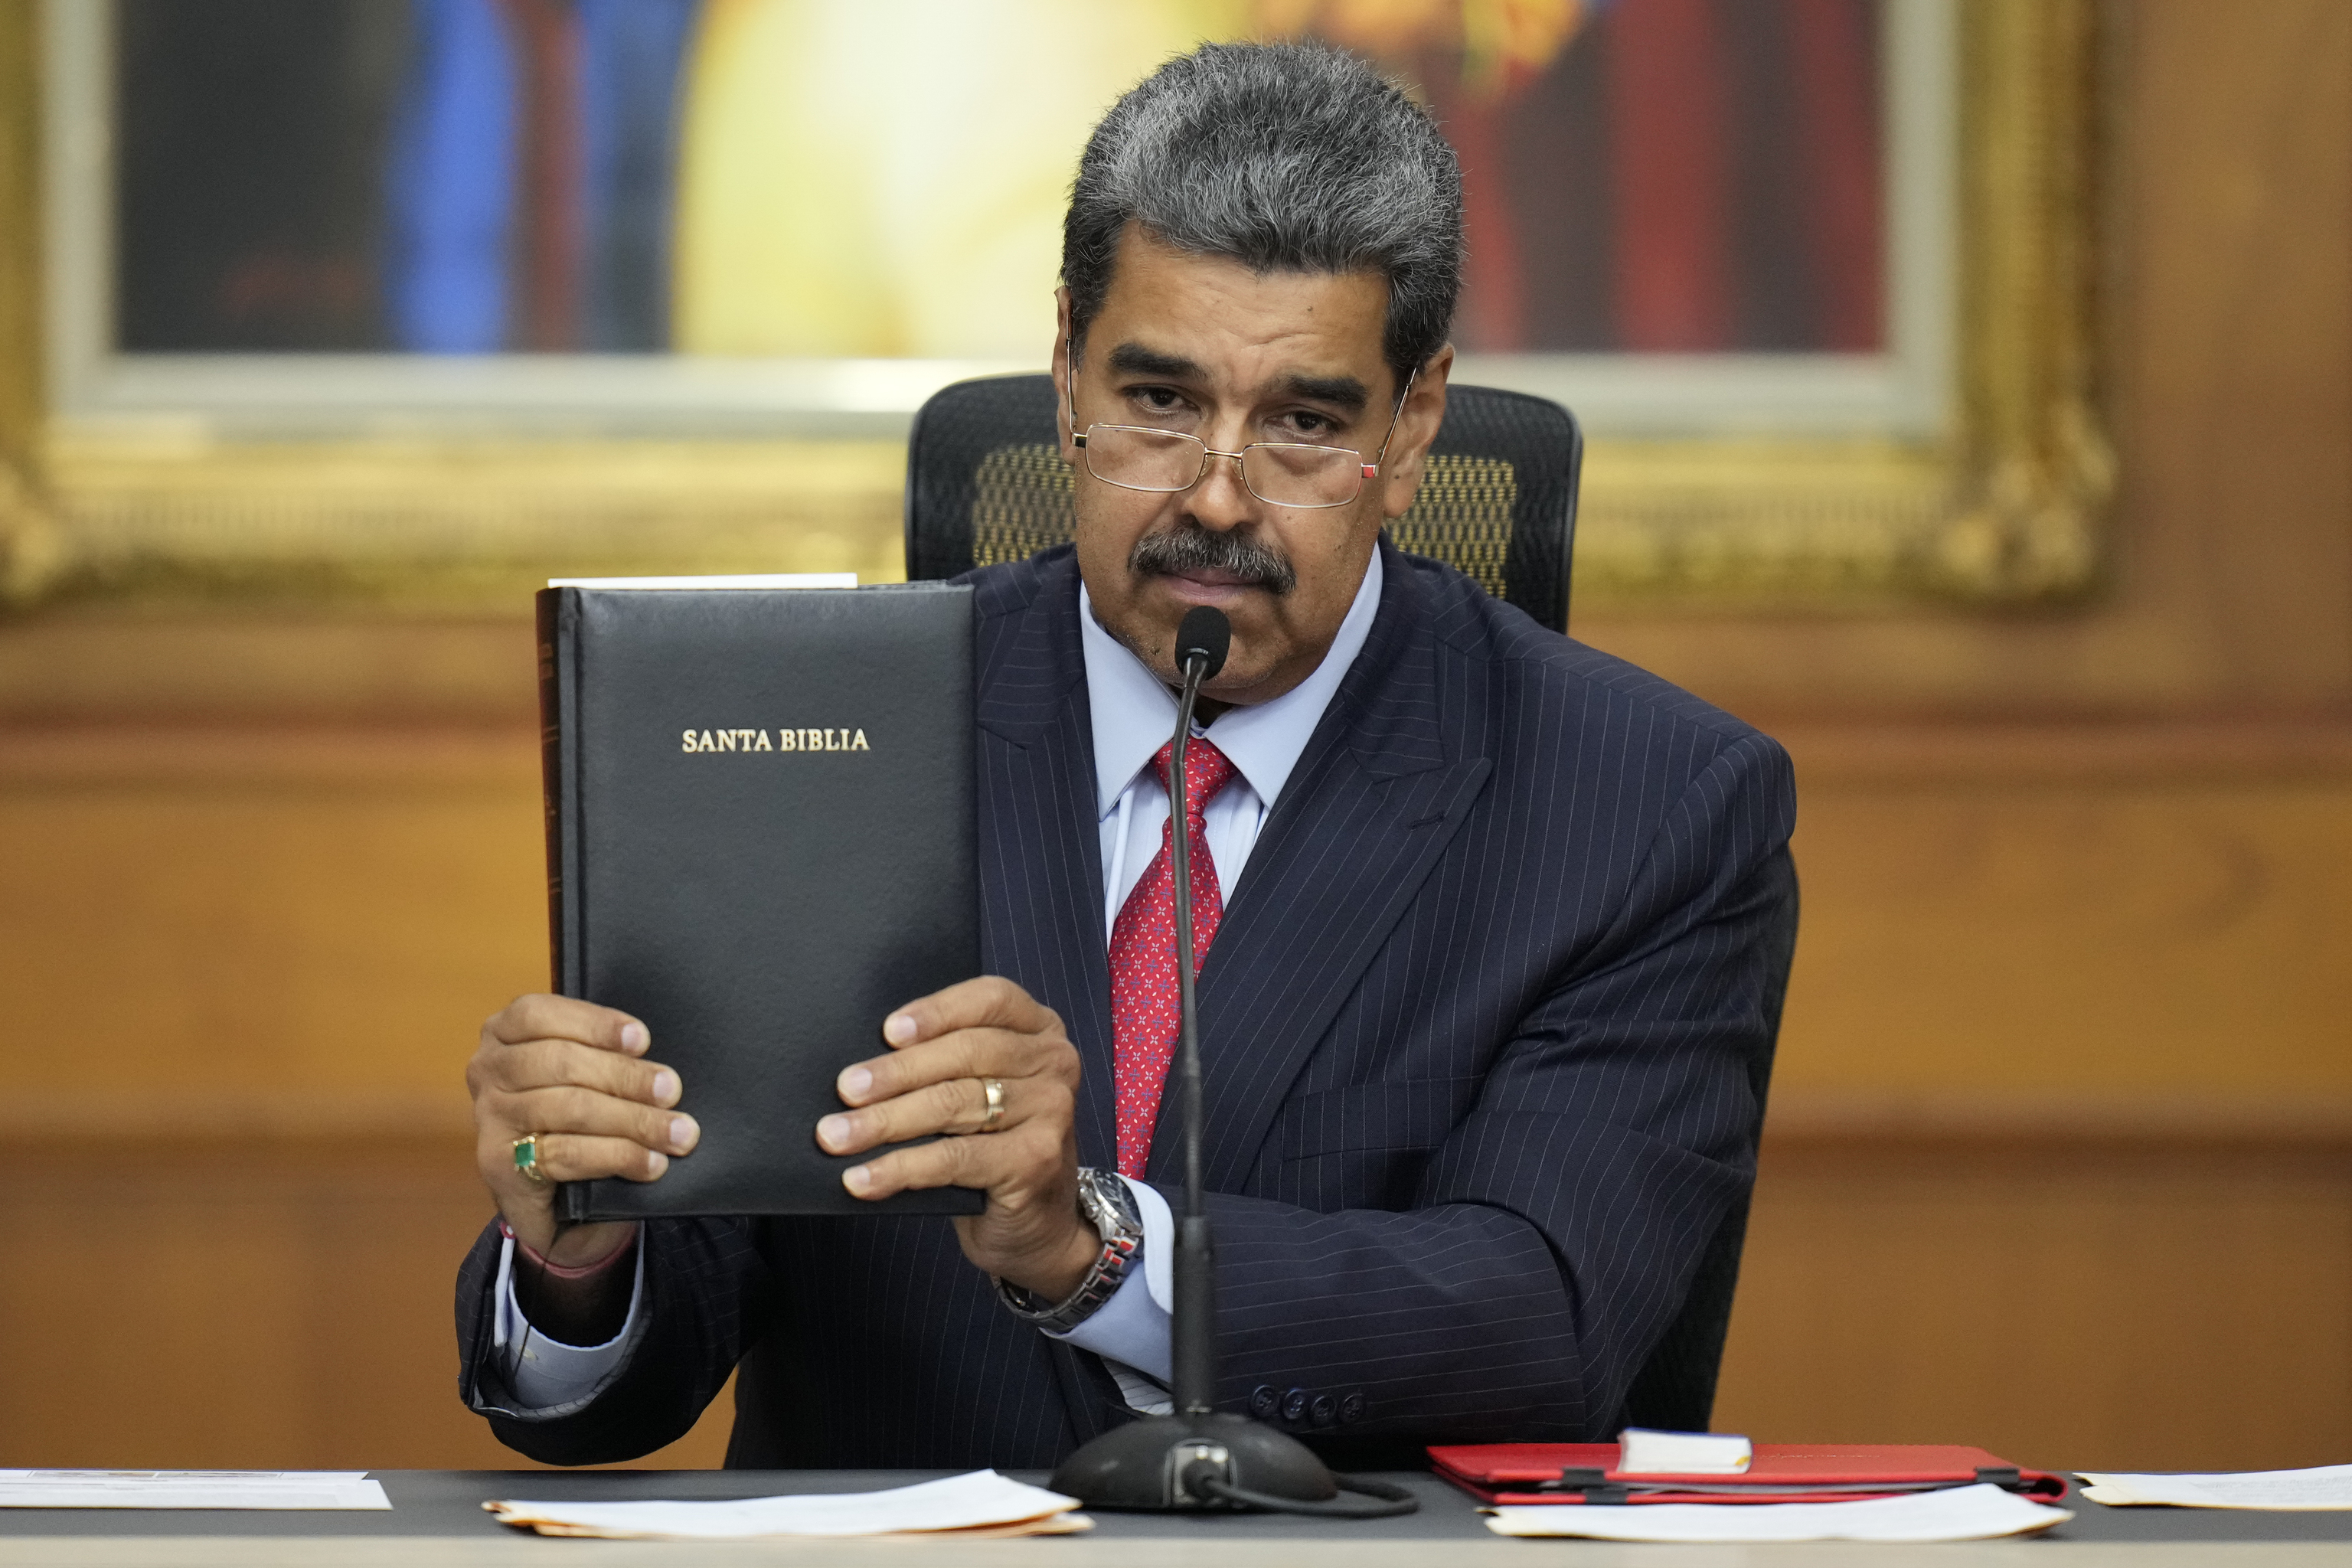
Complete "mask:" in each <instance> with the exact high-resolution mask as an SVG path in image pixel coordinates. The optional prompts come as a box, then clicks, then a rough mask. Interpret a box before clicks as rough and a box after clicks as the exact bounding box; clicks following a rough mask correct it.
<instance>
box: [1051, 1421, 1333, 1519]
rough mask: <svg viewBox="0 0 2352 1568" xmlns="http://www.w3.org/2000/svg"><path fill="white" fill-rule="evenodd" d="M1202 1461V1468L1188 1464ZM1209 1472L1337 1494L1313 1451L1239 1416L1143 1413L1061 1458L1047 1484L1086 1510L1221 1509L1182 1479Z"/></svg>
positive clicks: (1256, 1486)
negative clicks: (1141, 1416) (1058, 1467)
mask: <svg viewBox="0 0 2352 1568" xmlns="http://www.w3.org/2000/svg"><path fill="white" fill-rule="evenodd" d="M1202 1465H1206V1466H1207V1467H1208V1468H1207V1470H1206V1471H1202V1470H1199V1469H1197V1468H1195V1467H1197V1466H1202ZM1188 1474H1189V1475H1191V1476H1192V1477H1196V1478H1197V1477H1199V1476H1202V1475H1203V1474H1206V1475H1213V1476H1216V1477H1217V1478H1219V1479H1222V1480H1223V1481H1224V1483H1225V1484H1226V1485H1228V1486H1233V1487H1240V1488H1243V1489H1247V1490H1250V1491H1254V1492H1259V1493H1263V1494H1265V1495H1266V1496H1269V1497H1278V1498H1281V1499H1283V1500H1286V1501H1290V1502H1327V1501H1328V1500H1331V1499H1333V1498H1336V1497H1338V1496H1339V1483H1338V1482H1336V1481H1334V1480H1333V1479H1331V1472H1330V1470H1329V1469H1328V1468H1325V1466H1324V1463H1323V1461H1322V1460H1321V1459H1318V1458H1316V1457H1315V1451H1314V1450H1313V1449H1312V1448H1309V1447H1307V1445H1306V1444H1304V1443H1302V1442H1300V1441H1299V1440H1298V1439H1297V1438H1296V1437H1293V1436H1289V1435H1288V1434H1287V1433H1283V1432H1277V1431H1276V1430H1275V1429H1274V1428H1273V1427H1271V1426H1261V1425H1259V1424H1258V1423H1257V1422H1255V1421H1253V1420H1251V1419H1250V1418H1249V1417H1248V1416H1246V1415H1228V1414H1225V1413H1224V1412H1222V1411H1220V1412H1216V1413H1213V1414H1211V1415H1147V1416H1145V1417H1143V1418H1142V1419H1141V1420H1139V1421H1130V1422H1129V1423H1128V1424H1127V1425H1126V1426H1116V1427H1113V1428H1112V1429H1111V1430H1110V1431H1108V1432H1106V1433H1104V1434H1103V1435H1102V1436H1099V1437H1097V1438H1096V1439H1095V1440H1094V1441H1093V1442H1091V1443H1088V1444H1087V1446H1086V1447H1083V1448H1080V1449H1079V1450H1078V1451H1077V1452H1076V1453H1075V1454H1072V1455H1071V1456H1070V1457H1069V1458H1066V1459H1065V1460H1063V1461H1062V1468H1060V1469H1058V1470H1055V1472H1054V1479H1053V1480H1052V1481H1051V1482H1050V1483H1048V1484H1049V1485H1051V1486H1052V1488H1053V1489H1054V1490H1055V1491H1057V1492H1060V1493H1062V1494H1063V1495H1064V1496H1065V1497H1074V1498H1076V1499H1077V1500H1079V1501H1080V1502H1082V1503H1084V1504H1086V1505H1087V1507H1088V1508H1115V1509H1129V1510H1139V1511H1148V1512H1159V1513H1166V1512H1193V1511H1200V1512H1211V1511H1214V1512H1225V1511H1229V1510H1232V1508H1233V1507H1234V1505H1233V1504H1231V1503H1228V1502H1225V1501H1223V1500H1220V1499H1217V1498H1213V1497H1210V1496H1207V1495H1205V1494H1204V1493H1202V1492H1201V1491H1200V1490H1198V1489H1195V1488H1194V1487H1191V1486H1188V1485H1187V1484H1186V1480H1187V1477H1188Z"/></svg>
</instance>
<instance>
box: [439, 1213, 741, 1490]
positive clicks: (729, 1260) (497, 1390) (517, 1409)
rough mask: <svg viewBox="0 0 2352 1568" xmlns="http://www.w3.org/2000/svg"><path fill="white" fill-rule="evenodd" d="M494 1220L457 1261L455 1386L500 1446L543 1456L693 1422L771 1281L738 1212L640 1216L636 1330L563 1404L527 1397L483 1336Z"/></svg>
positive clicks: (611, 1456) (605, 1447) (618, 1446)
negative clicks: (538, 1404) (534, 1405)
mask: <svg viewBox="0 0 2352 1568" xmlns="http://www.w3.org/2000/svg"><path fill="white" fill-rule="evenodd" d="M499 1240H500V1237H499V1227H498V1226H497V1224H496V1223H495V1222H493V1223H492V1224H491V1225H490V1226H488V1227H487V1228H486V1229H484V1231H483V1232H482V1234H481V1236H480V1237H477V1238H476V1240H475V1242H474V1247H473V1250H472V1251H471V1252H469V1253H467V1256H466V1261H465V1263H464V1264H463V1266H461V1267H460V1268H459V1269H458V1271H457V1349H458V1358H459V1371H458V1392H459V1394H460V1396H461V1397H462V1398H463V1399H464V1400H465V1401H466V1404H467V1407H468V1408H470V1409H472V1410H474V1411H475V1412H476V1413H477V1414H478V1415H483V1416H486V1417H487V1418H488V1421H489V1423H490V1429H491V1431H493V1432H495V1433H496V1434H497V1435H498V1438H499V1441H500V1442H502V1443H504V1444H505V1445H506V1446H507V1447H509V1448H512V1449H514V1450H516V1451H517V1452H518V1453H521V1454H524V1455H527V1456H529V1457H530V1458H534V1459H538V1460H540V1461H541V1462H542V1463H545V1464H551V1465H602V1464H612V1463H615V1462H617V1461H619V1460H623V1459H634V1458H638V1457H640V1456H642V1455H645V1454H649V1453H651V1452H652V1451H653V1450H655V1449H656V1448H658V1447H662V1446H663V1445H665V1444H667V1443H673V1442H676V1441H677V1439H678V1438H680V1437H683V1436H686V1434H687V1433H688V1432H689V1431H690V1430H692V1429H693V1426H694V1424H695V1422H696V1421H697V1420H698V1419H700V1417H701V1415H702V1412H703V1411H704V1409H705V1408H707V1407H708V1406H709V1404H710V1402H711V1400H712V1399H714V1398H716V1397H717V1396H718V1394H719V1389H720V1388H722V1387H724V1386H725V1384H726V1382H727V1378H728V1374H729V1373H731V1372H733V1371H734V1369H735V1363H737V1362H738V1361H739V1360H740V1359H741V1357H742V1355H743V1352H745V1351H747V1350H749V1349H750V1348H751V1345H750V1343H749V1342H748V1340H747V1338H746V1329H747V1325H751V1324H757V1323H761V1322H764V1321H766V1320H767V1314H766V1313H765V1312H764V1311H762V1310H760V1306H759V1301H758V1298H760V1297H761V1295H762V1294H763V1293H764V1292H765V1291H767V1290H768V1289H771V1288H772V1287H771V1282H770V1279H769V1273H768V1268H767V1265H766V1263H765V1261H764V1260H763V1259H762V1258H761V1255H760V1252H759V1250H758V1248H757V1247H755V1246H754V1245H753V1238H752V1230H751V1222H750V1221H748V1220H740V1219H701V1220H648V1221H646V1225H645V1229H644V1232H643V1236H642V1238H641V1241H640V1243H639V1245H640V1246H642V1247H644V1248H645V1273H644V1276H643V1279H644V1285H643V1290H644V1294H643V1296H642V1297H641V1299H640V1300H639V1302H638V1308H639V1310H638V1312H637V1314H636V1316H635V1337H634V1338H633V1339H632V1341H631V1342H630V1343H629V1344H628V1346H627V1347H626V1350H625V1353H624V1354H623V1356H622V1358H621V1360H620V1362H619V1363H618V1364H617V1365H616V1366H614V1369H613V1370H612V1371H611V1373H608V1374H607V1375H606V1376H605V1378H604V1380H603V1381H602V1382H600V1383H598V1384H595V1386H593V1388H590V1389H588V1390H587V1391H586V1392H584V1393H583V1394H581V1395H580V1397H578V1398H576V1399H573V1400H571V1401H569V1402H567V1403H565V1404H562V1405H552V1406H550V1407H547V1408H545V1409H530V1408H528V1407H526V1405H525V1404H524V1402H523V1401H522V1400H521V1399H520V1398H519V1397H518V1396H517V1395H516V1394H515V1392H514V1390H513V1389H512V1387H510V1386H509V1383H508V1380H507V1378H506V1375H505V1373H504V1370H503V1368H502V1367H501V1366H500V1364H499V1356H498V1354H497V1352H496V1351H495V1350H494V1349H493V1348H492V1337H493V1336H492V1322H491V1318H492V1314H493V1312H494V1310H495V1305H494V1303H493V1301H492V1299H491V1291H492V1289H493V1286H494V1282H495V1280H496V1279H497V1276H498V1260H499Z"/></svg>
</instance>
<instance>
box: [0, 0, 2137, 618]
mask: <svg viewBox="0 0 2352 1568" xmlns="http://www.w3.org/2000/svg"><path fill="white" fill-rule="evenodd" d="M2091 20H2092V18H2091V11H2090V5H2089V4H2088V0H1965V3H1963V0H1381V3H1379V4H1373V3H1370V0H1130V3H1127V4H1122V5H1115V6H1105V5H1099V4H1087V3H1082V0H986V3H976V0H206V3H205V4H204V5H187V4H184V0H41V3H38V4H35V3H32V0H17V3H16V4H11V5H7V6H5V8H0V204H5V212H4V213H0V225H5V233H0V334H5V335H0V351H5V352H0V365H5V373H0V374H5V375H7V376H8V377H9V381H8V383H7V385H6V386H5V392H0V460H5V465H6V468H5V472H0V551H5V556H0V583H5V585H6V587H7V591H8V592H9V593H10V594H11V595H12V596H14V597H16V598H20V599H22V598H27V597H32V596H35V595H41V594H45V593H47V594H54V593H74V592H82V593H108V592H123V591H142V590H143V591H156V590H180V591H184V590H188V589H192V588H193V589H198V590H204V591H233V592H286V591H292V592H299V593H311V592H317V591H321V590H332V591H340V592H357V593H362V594H371V595H389V596H394V597H416V598H421V599H425V600H427V601H432V602H436V603H446V602H450V601H451V600H453V599H455V598H462V597H467V596H471V595H478V594H487V595H505V594H507V593H509V591H510V590H511V587H512V586H513V585H514V584H518V583H520V582H521V581H523V580H526V579H527V578H529V577H530V576H533V575H543V574H545V573H546V572H547V571H548V570H550V569H560V570H562V571H564V572H571V573H579V572H597V571H635V570H651V569H661V570H667V571H691V570H779V569H794V570H811V569H830V570H840V569H852V570H858V571H861V572H863V573H865V574H868V575H869V576H873V577H883V576H887V575H889V574H891V573H892V572H893V570H894V569H895V560H896V554H895V552H896V537H897V516H898V480H899V468H900V465H901V463H902V462H903V447H902V445H901V443H902V440H903V435H904V431H905V428H906V425H907V421H908V417H909V416H911V414H912V412H913V411H914V409H915V408H916V407H917V406H918V405H919V404H920V402H921V401H922V399H923V398H924V397H925V396H927V395H929V393H930V392H931V391H933V390H935V389H936V388H937V387H939V386H940V385H943V384H946V383H948V382H950V381H952V380H956V379H959V378H961V377H963V376H967V375H972V374H989V373H992V372H997V371H1005V370H1024V369H1034V368H1040V367H1042V366H1043V364H1044V363H1045V356H1046V353H1047V351H1048V349H1049V348H1050V343H1051V335H1052V309H1053V307H1052V289H1053V283H1054V273H1055V262H1056V258H1057V250H1058V237H1059V222H1060V212H1061V205H1062V203H1063V201H1064V199H1065V196H1066V188H1067V182H1068V178H1069V173H1070V169H1071V167H1072V165H1073V164H1074V162H1075V159H1076V151H1077V148H1078V146H1079V144H1080V142H1082V141H1083V139H1084V136H1085V134H1086V132H1087V127H1088V126H1089V125H1090V123H1091V121H1092V120H1093V119H1094V117H1095V116H1096V115H1097V114H1098V113H1099V112H1100V109H1101V106H1102V105H1103V104H1104V103H1105V102H1107V101H1108V100H1109V99H1110V98H1112V97H1113V96H1115V95H1116V94H1117V93H1118V91H1119V90H1120V89H1123V88H1124V87H1125V86H1126V85H1127V84H1128V83H1129V82H1131V81H1133V80H1134V79H1136V78H1138V77H1139V76H1140V75H1142V74H1143V73H1144V72H1146V71H1148V70H1149V69H1150V68H1151V67H1152V66H1153V65H1154V64H1155V63H1156V62H1157V61H1158V60H1160V59H1161V58H1165V57H1166V56H1167V55H1169V54H1171V53H1173V52H1175V51H1177V50H1180V49H1182V48H1185V47H1190V46H1191V44H1192V42H1193V41H1194V40H1196V39H1198V38H1201V37H1320V38H1324V39H1327V40H1329V41H1331V42H1334V43H1338V44H1339V45H1342V46H1344V47H1349V48H1352V49H1355V50H1358V51H1359V52H1360V53H1363V54H1365V55H1367V56H1368V57H1370V58H1372V59H1374V60H1375V61H1377V62H1378V63H1379V64H1380V65H1381V68H1383V69H1385V70H1387V71H1389V72H1390V73H1391V74H1392V75H1393V76H1395V77H1396V78H1397V79H1400V80H1401V81H1402V82H1404V83H1405V84H1406V85H1407V86H1408V87H1409V89H1411V90H1412V91H1413V92H1414V93H1415V94H1416V95H1417V96H1418V97H1420V98H1421V99H1422V100H1423V101H1424V102H1425V103H1427V104H1428V105H1429V106H1430V108H1431V109H1432V110H1433V112H1434V113H1435V114H1436V116H1437V118H1438V120H1439V121H1440V123H1441V125H1442V126H1443V127H1444V130H1445V132H1446V133H1447V135H1448V137H1449V138H1450V139H1451V140H1452V141H1453V142H1454V144H1455V147H1456V149H1457V151H1458V152H1459V153H1460V154H1461V156H1462V159H1463V163H1464V167H1465V184H1466V187H1467V192H1468V203H1469V205H1468V210H1467V214H1466V217H1467V224H1468V231H1469V256H1470V265H1469V275H1468V279H1467V286H1466V289H1465V298H1464V301H1463V310H1462V314H1461V317H1460V320H1459V322H1458V325H1457V332H1456V342H1457V344H1458V345H1459V346H1460V348H1461V349H1462V351H1463V355H1464V357H1463V360H1462V363H1461V368H1460V370H1459V372H1458V373H1457V374H1459V376H1460V377H1461V378H1462V379H1464V380H1467V381H1473V382H1478V383H1483V384H1492V385H1500V386H1507V387H1513V388H1517V389H1519V390H1524V391H1529V392H1535V393H1538V394H1541V395H1547V396H1550V397H1554V398H1557V399H1559V401H1561V402H1563V403H1565V404H1567V405H1569V406H1570V407H1572V408H1573V409H1575V410H1576V412H1577V413H1578V415H1579V416H1580V418H1581V419H1582V421H1583V422H1584V424H1585V426H1586V428H1587V430H1588V432H1589V433H1590V436H1591V447H1590V457H1589V460H1588V465H1587V469H1586V483H1585V502H1584V509H1583V515H1582V521H1581V524H1580V541H1579V550H1578V560H1577V592H1578V597H1579V601H1580V603H1581V604H1586V605H1592V604H1595V603H1614V604H1631V603H1639V602H1645V601H1649V602H1666V603H1673V604H1677V605H1726V606H1744V605H1771V606H1789V605H1803V606H1816V607H1824V608H1868V607H1871V606H1877V605H1891V604H1899V603H1903V602H1906V601H1916V600H1917V599H1918V598H1920V597H1922V596H1931V597H1937V598H1944V599H1959V600H1979V601H1984V600H1991V601H2011V600H2015V599H2019V598H2030V597H2037V596H2047V595H2063V594H2065V593H2069V592H2073V591H2075V590H2077V589H2079V588H2080V587H2082V586H2083V585H2084V584H2086V583H2087V582H2089V581H2091V580H2092V578H2093V577H2094V575H2095V570H2096V564H2097V557H2098V551H2097V530H2096V523H2097V517H2098V512H2099V506H2100V502H2101V500H2102V499H2103V497H2104V495H2105V489H2106V488H2107V485H2108V482H2109V481H2108V473H2107V460H2106V458H2105V447H2104V444H2103V442H2102V440H2101V437H2100V435H2099V431H2098V429H2097V426H2096V421H2095V417H2094V413H2093V405H2092V402H2091V399H2090V387H2089V384H2088V363H2089V361H2088V353H2087V332H2088V330H2089V319H2088V288H2089V276H2090V269H2089V266H2088V260H2089V256H2090V241H2091V237H2090V235H2089V232H2088V229H2087V223H2088V215H2089V193H2088V189H2087V186H2088V147H2087V138H2088V136H2089V133H2090V129H2091V125H2092V105H2091V102H2090V98H2091V87H2092V81H2093V75H2092V39H2091V37H2090V27H2091Z"/></svg>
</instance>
